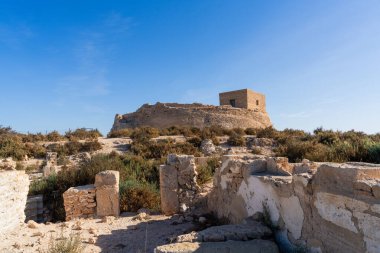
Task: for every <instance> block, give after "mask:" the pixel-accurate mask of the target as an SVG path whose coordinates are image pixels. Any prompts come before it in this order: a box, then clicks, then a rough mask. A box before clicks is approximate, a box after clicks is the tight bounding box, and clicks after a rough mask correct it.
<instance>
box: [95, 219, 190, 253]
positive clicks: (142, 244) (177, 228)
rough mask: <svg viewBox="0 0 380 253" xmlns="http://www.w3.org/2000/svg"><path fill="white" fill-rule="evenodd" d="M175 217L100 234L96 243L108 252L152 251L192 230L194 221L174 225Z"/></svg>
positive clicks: (140, 252)
mask: <svg viewBox="0 0 380 253" xmlns="http://www.w3.org/2000/svg"><path fill="white" fill-rule="evenodd" d="M173 221H174V218H168V219H166V220H153V221H145V222H141V223H139V224H137V225H128V226H127V227H126V228H125V229H119V230H113V231H112V233H111V234H109V235H99V237H98V239H97V242H96V245H97V246H99V247H100V248H101V249H102V251H101V252H106V253H119V252H123V253H124V252H125V253H152V252H154V248H155V247H157V246H159V245H164V244H168V243H169V242H170V240H171V239H174V238H175V237H176V236H178V235H181V234H184V233H188V232H190V231H192V228H193V226H194V225H193V224H192V223H183V224H178V225H172V223H173Z"/></svg>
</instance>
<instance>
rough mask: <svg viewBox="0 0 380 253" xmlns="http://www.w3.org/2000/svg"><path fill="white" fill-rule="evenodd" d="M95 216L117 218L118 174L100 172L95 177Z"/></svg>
mask: <svg viewBox="0 0 380 253" xmlns="http://www.w3.org/2000/svg"><path fill="white" fill-rule="evenodd" d="M95 187H96V214H97V215H98V216H119V214H120V205H119V202H120V196H119V172H118V171H111V170H107V171H102V172H100V173H98V174H97V175H96V176H95Z"/></svg>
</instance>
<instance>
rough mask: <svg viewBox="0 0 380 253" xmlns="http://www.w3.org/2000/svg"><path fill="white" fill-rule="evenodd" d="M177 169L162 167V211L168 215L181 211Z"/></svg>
mask: <svg viewBox="0 0 380 253" xmlns="http://www.w3.org/2000/svg"><path fill="white" fill-rule="evenodd" d="M177 192H178V179H177V169H176V168H175V167H174V166H172V165H161V166H160V194H161V210H162V212H163V213H164V214H166V215H171V214H174V213H177V212H178V211H179V202H178V195H177V194H178V193H177Z"/></svg>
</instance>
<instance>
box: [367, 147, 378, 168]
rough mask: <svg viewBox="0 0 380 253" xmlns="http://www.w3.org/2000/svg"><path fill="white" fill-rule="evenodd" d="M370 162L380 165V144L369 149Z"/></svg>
mask: <svg viewBox="0 0 380 253" xmlns="http://www.w3.org/2000/svg"><path fill="white" fill-rule="evenodd" d="M368 162H371V163H377V164H380V143H376V144H373V145H371V146H370V147H368Z"/></svg>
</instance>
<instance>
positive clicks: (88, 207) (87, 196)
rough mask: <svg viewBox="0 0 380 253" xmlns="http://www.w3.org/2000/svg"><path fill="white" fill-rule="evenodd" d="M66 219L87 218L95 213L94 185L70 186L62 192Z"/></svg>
mask: <svg viewBox="0 0 380 253" xmlns="http://www.w3.org/2000/svg"><path fill="white" fill-rule="evenodd" d="M63 201H64V206H65V212H66V220H67V221H69V220H72V219H75V218H88V217H92V216H94V215H95V214H96V201H95V186H94V185H92V184H91V185H83V186H77V187H71V188H69V189H68V190H67V191H65V192H64V193H63Z"/></svg>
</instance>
